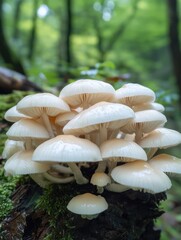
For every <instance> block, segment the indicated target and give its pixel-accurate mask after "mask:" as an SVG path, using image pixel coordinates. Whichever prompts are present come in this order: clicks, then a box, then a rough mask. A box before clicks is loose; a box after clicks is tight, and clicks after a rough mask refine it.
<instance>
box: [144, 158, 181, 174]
mask: <svg viewBox="0 0 181 240" xmlns="http://www.w3.org/2000/svg"><path fill="white" fill-rule="evenodd" d="M149 164H150V165H151V166H152V167H153V168H155V169H158V170H160V171H162V172H165V173H168V174H169V175H174V176H176V175H181V159H180V158H177V157H174V156H171V155H169V154H159V155H157V156H155V157H154V158H152V159H150V160H149Z"/></svg>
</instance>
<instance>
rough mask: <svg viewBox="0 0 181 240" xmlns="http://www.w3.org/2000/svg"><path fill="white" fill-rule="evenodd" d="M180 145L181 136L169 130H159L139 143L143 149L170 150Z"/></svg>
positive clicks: (149, 134)
mask: <svg viewBox="0 0 181 240" xmlns="http://www.w3.org/2000/svg"><path fill="white" fill-rule="evenodd" d="M180 143H181V134H180V133H179V132H177V131H175V130H172V129H168V128H157V129H155V130H154V131H152V132H150V133H148V134H147V135H145V136H144V137H143V138H142V139H141V140H140V141H139V142H138V144H139V145H140V146H141V147H143V148H168V147H172V146H176V145H178V144H180Z"/></svg>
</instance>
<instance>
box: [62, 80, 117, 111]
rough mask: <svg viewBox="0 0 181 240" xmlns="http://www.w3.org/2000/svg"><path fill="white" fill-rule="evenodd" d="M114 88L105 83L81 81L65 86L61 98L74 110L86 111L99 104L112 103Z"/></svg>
mask: <svg viewBox="0 0 181 240" xmlns="http://www.w3.org/2000/svg"><path fill="white" fill-rule="evenodd" d="M114 94H115V90H114V88H113V87H112V86H111V85H110V84H108V83H105V82H103V81H98V80H91V79H81V80H77V81H76V82H73V83H71V84H69V85H67V86H65V87H64V88H63V89H62V91H61V92H60V98H61V99H63V100H64V101H66V102H67V103H68V104H69V105H70V106H71V107H72V108H74V109H75V108H77V107H82V108H83V109H86V108H88V107H90V106H92V105H94V104H95V103H97V102H101V101H108V102H109V101H111V100H112V99H113V97H114Z"/></svg>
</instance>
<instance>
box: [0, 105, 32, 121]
mask: <svg viewBox="0 0 181 240" xmlns="http://www.w3.org/2000/svg"><path fill="white" fill-rule="evenodd" d="M4 118H5V119H6V120H7V121H9V122H17V121H19V120H21V119H22V118H29V116H27V115H25V114H22V113H20V112H18V110H17V109H16V106H14V107H12V108H10V109H9V110H8V111H7V112H6V113H5V115H4Z"/></svg>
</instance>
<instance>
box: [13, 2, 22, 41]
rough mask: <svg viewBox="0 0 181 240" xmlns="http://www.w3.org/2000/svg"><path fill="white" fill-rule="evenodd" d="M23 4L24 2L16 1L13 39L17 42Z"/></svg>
mask: <svg viewBox="0 0 181 240" xmlns="http://www.w3.org/2000/svg"><path fill="white" fill-rule="evenodd" d="M22 2H23V0H16V1H15V10H14V26H13V38H14V39H15V40H16V39H18V38H19V21H20V14H21V4H22Z"/></svg>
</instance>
